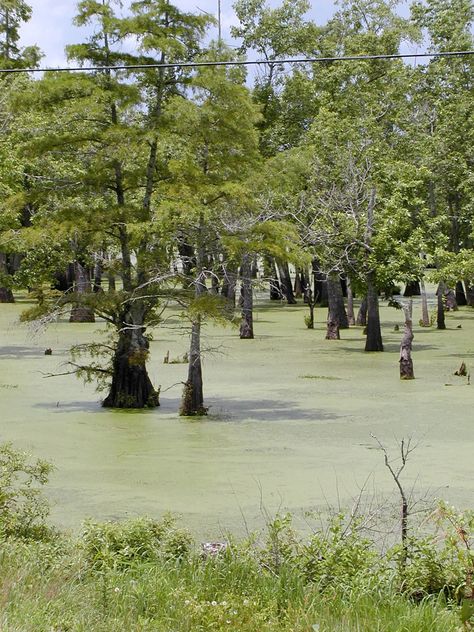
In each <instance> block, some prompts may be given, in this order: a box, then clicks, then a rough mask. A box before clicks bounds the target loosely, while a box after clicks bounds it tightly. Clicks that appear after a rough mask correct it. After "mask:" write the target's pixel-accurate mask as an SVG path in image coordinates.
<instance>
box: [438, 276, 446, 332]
mask: <svg viewBox="0 0 474 632" xmlns="http://www.w3.org/2000/svg"><path fill="white" fill-rule="evenodd" d="M444 290H445V285H444V283H443V282H441V283H440V284H439V285H438V289H437V291H436V296H437V298H438V309H437V312H436V329H446V322H445V319H444V302H443V296H444Z"/></svg>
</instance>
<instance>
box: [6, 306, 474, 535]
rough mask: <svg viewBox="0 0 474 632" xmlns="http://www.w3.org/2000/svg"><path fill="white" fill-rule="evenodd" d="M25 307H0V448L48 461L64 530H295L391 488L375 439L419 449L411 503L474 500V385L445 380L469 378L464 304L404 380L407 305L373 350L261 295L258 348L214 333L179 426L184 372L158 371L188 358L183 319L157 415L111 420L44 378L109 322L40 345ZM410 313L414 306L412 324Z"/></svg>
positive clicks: (321, 314) (72, 381)
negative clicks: (128, 522) (194, 410)
mask: <svg viewBox="0 0 474 632" xmlns="http://www.w3.org/2000/svg"><path fill="white" fill-rule="evenodd" d="M24 307H25V305H21V304H18V305H1V306H0V440H1V441H12V442H13V443H14V444H15V446H16V447H18V448H23V449H27V450H28V451H30V452H32V453H33V454H34V455H36V456H41V457H44V458H47V459H49V460H51V461H52V462H53V463H54V464H55V466H56V468H57V469H56V471H55V473H54V474H53V475H52V477H51V482H50V484H49V486H48V495H49V497H50V499H51V501H52V505H53V507H52V520H53V522H55V523H56V524H58V525H61V526H63V527H76V528H77V526H78V524H79V523H80V521H81V520H82V519H84V518H85V517H93V518H97V519H115V518H123V517H127V516H135V515H143V514H146V515H149V516H157V517H158V516H160V515H162V514H163V512H165V511H171V512H173V513H177V514H181V515H182V516H183V523H184V524H185V525H186V526H189V527H190V528H191V529H192V530H193V531H194V533H195V534H196V535H198V536H199V537H203V538H204V537H217V536H219V535H220V533H221V531H223V530H231V531H233V532H234V533H243V532H244V531H245V529H246V528H247V527H248V528H251V529H252V528H255V527H257V526H261V525H262V524H263V522H264V514H265V512H268V513H269V514H270V515H271V514H274V513H275V512H276V511H286V510H290V511H292V512H294V513H295V515H296V523H295V524H296V526H298V525H300V526H301V527H302V528H304V525H305V518H304V512H305V511H307V510H313V509H314V510H325V509H326V508H327V506H328V505H332V506H337V505H341V506H343V507H344V506H350V504H351V502H352V500H351V499H353V498H354V497H355V496H357V494H358V493H359V491H360V489H361V488H362V487H364V485H365V486H366V487H367V493H368V494H369V495H370V494H373V493H381V494H389V493H392V492H393V481H392V480H391V479H390V475H389V473H388V471H387V470H386V468H385V467H384V465H383V456H382V454H381V453H380V451H379V450H377V449H376V448H377V446H376V444H375V441H374V439H373V438H372V437H371V433H373V434H374V435H376V436H377V437H378V439H380V441H382V442H383V443H384V444H385V445H386V446H387V447H388V448H389V450H390V452H391V453H392V454H393V455H394V456H395V454H396V451H397V439H400V438H401V437H403V436H405V437H407V436H409V435H411V436H413V437H414V440H416V441H418V442H419V446H418V447H417V449H416V450H415V451H414V452H413V453H412V454H411V456H410V460H409V463H408V465H407V469H406V473H404V477H405V478H404V481H405V482H406V484H407V486H408V487H409V486H410V485H414V490H415V495H417V496H423V495H424V494H426V493H431V494H433V495H434V496H438V497H442V498H444V499H446V500H447V501H448V502H450V503H453V504H456V505H458V506H459V507H462V508H464V507H471V508H472V507H474V496H473V492H472V478H473V474H474V450H473V448H474V419H473V412H472V411H473V404H472V403H473V396H474V384H473V385H472V386H468V385H467V380H466V378H461V377H455V376H454V375H453V373H454V371H455V370H456V369H457V368H459V365H460V364H461V362H462V361H463V360H464V361H465V362H466V364H467V366H468V370H469V367H470V366H471V364H472V363H473V362H474V310H472V309H471V310H469V309H468V308H464V309H463V310H461V311H459V312H456V313H453V314H448V315H447V327H448V329H447V330H446V331H436V330H435V329H433V328H430V329H421V328H419V327H415V341H414V353H413V357H414V363H415V375H416V378H417V379H416V380H414V381H410V382H401V381H400V380H399V378H398V347H399V342H400V338H401V336H402V330H403V326H402V313H401V312H398V311H395V310H394V309H390V308H386V307H383V308H382V323H383V337H384V343H385V347H386V352H385V353H378V354H366V353H364V352H363V347H364V337H363V335H362V330H361V328H352V329H351V330H349V331H342V332H341V337H342V340H340V341H326V340H324V331H325V324H324V321H325V318H326V310H325V309H319V310H317V311H316V319H317V322H316V329H315V330H314V331H309V330H307V329H306V328H305V326H304V324H303V316H304V314H306V309H305V308H304V307H303V306H301V305H299V306H286V305H279V304H277V305H271V306H270V304H269V303H268V302H265V301H260V302H259V304H258V305H257V309H256V316H255V333H256V339H255V340H254V341H248V340H247V341H246V340H242V341H241V340H239V338H238V332H237V331H236V330H235V329H234V328H231V327H229V328H227V329H220V328H219V329H214V328H210V327H209V328H207V337H206V339H205V340H204V346H209V347H212V348H213V349H216V351H215V352H213V353H211V354H210V355H208V356H207V357H206V359H205V361H204V381H205V382H204V384H205V399H206V405H208V406H210V411H209V412H210V414H209V417H207V418H204V419H183V418H180V417H178V415H177V410H178V407H179V400H180V395H181V389H182V385H181V384H180V383H181V382H182V381H183V380H185V379H186V373H187V367H186V365H183V364H163V363H162V362H163V357H164V355H165V354H166V352H167V351H168V350H169V351H170V356H171V358H174V357H177V356H180V355H182V354H183V353H184V352H185V351H186V349H187V345H188V336H187V335H186V334H183V333H180V332H179V322H180V321H179V319H177V318H176V319H175V320H174V321H170V322H168V326H167V327H166V328H160V329H158V330H156V332H155V338H156V340H155V341H154V342H152V344H151V361H150V363H149V371H150V376H151V378H152V380H153V382H154V384H155V385H158V384H161V385H162V396H161V402H162V405H161V407H160V408H158V409H156V410H151V411H135V412H134V411H111V410H104V409H102V408H101V407H100V405H99V403H98V400H99V396H98V395H97V393H95V391H94V388H93V386H91V385H86V386H84V385H83V384H82V382H80V381H78V380H77V379H76V378H74V377H73V376H61V377H55V378H51V379H45V378H44V374H45V373H48V372H63V371H65V370H67V369H66V368H65V367H64V365H63V363H64V362H65V361H66V360H67V359H68V353H67V349H68V348H69V347H70V346H71V345H73V344H77V343H81V342H86V341H88V340H91V339H93V338H94V337H96V336H97V332H100V330H103V324H101V323H97V324H95V325H94V324H69V323H68V322H66V321H64V322H58V323H56V324H54V325H52V326H51V327H50V328H49V329H48V331H46V332H45V333H43V334H41V335H39V336H35V335H33V334H32V332H31V330H30V329H29V328H28V326H27V325H24V324H19V323H18V316H19V314H20V312H21V310H22V309H23V308H24ZM419 311H420V308H419V306H418V305H417V304H415V307H414V322H417V320H418V318H419ZM395 323H399V324H400V332H395V331H394V324H395ZM458 325H461V328H458ZM47 347H51V348H52V349H53V355H52V356H45V355H44V350H45V349H46V348H47ZM177 383H178V384H177ZM172 385H175V386H172ZM169 387H171V388H169ZM165 389H169V390H165Z"/></svg>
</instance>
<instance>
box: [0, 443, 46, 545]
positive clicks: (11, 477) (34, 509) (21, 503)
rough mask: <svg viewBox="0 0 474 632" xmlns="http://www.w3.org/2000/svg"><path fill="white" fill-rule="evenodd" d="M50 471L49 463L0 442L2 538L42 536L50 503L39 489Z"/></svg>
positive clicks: (0, 532)
mask: <svg viewBox="0 0 474 632" xmlns="http://www.w3.org/2000/svg"><path fill="white" fill-rule="evenodd" d="M52 471H53V466H52V465H51V463H48V462H47V461H44V460H42V459H37V460H36V461H32V459H31V455H29V454H28V453H27V452H22V451H19V450H16V449H15V448H13V446H12V445H11V444H9V443H4V444H2V445H0V534H1V535H2V536H3V537H19V538H27V539H30V538H31V539H43V538H46V537H47V536H48V534H49V530H48V528H47V527H46V525H45V519H46V517H47V516H48V514H49V505H48V502H47V500H46V498H45V497H44V495H43V492H42V490H41V488H42V486H43V485H45V484H46V483H47V482H48V478H49V475H50V473H51V472H52Z"/></svg>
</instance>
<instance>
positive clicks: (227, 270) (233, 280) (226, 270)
mask: <svg viewBox="0 0 474 632" xmlns="http://www.w3.org/2000/svg"><path fill="white" fill-rule="evenodd" d="M223 274H224V278H223V280H222V289H221V295H222V296H224V297H225V298H226V299H227V302H228V304H229V308H231V309H234V308H235V287H236V284H237V269H236V266H234V265H233V264H231V263H229V262H228V263H226V264H224V265H223Z"/></svg>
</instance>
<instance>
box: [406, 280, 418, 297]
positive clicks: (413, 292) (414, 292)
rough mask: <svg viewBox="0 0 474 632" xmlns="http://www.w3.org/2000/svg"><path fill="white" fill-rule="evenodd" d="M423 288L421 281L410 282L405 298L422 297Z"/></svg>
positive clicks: (407, 285)
mask: <svg viewBox="0 0 474 632" xmlns="http://www.w3.org/2000/svg"><path fill="white" fill-rule="evenodd" d="M420 294H421V288H420V282H419V281H409V282H408V283H407V284H406V287H405V291H404V293H403V296H420Z"/></svg>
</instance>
